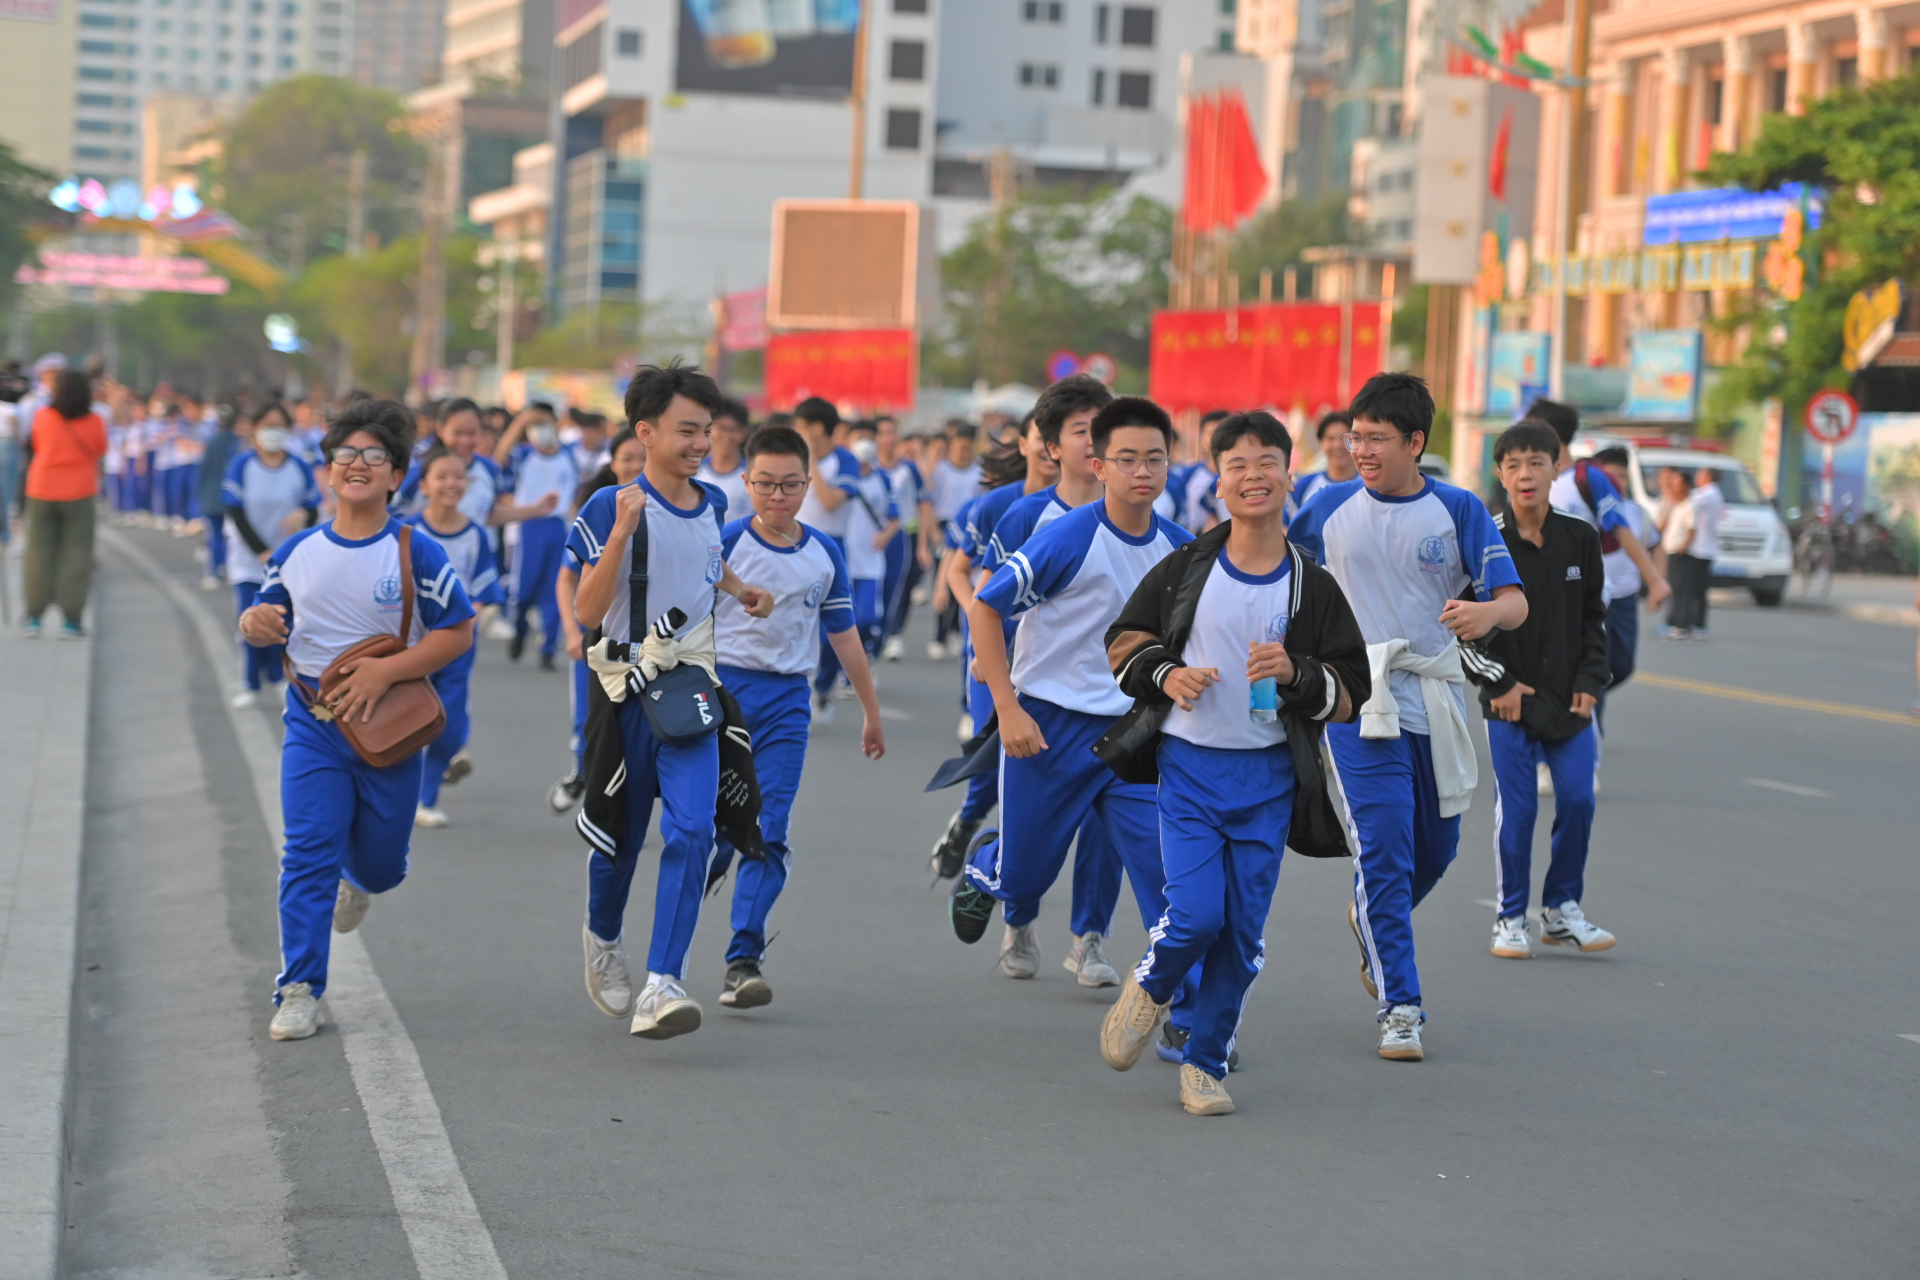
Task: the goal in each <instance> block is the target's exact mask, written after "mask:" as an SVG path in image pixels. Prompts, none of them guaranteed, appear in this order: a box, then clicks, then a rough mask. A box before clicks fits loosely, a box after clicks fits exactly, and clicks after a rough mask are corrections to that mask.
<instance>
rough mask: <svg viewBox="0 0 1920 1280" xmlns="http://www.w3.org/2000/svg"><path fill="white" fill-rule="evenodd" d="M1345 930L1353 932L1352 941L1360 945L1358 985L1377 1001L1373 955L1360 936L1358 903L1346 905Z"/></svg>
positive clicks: (1378, 989)
mask: <svg viewBox="0 0 1920 1280" xmlns="http://www.w3.org/2000/svg"><path fill="white" fill-rule="evenodd" d="M1347 928H1349V929H1351V930H1353V940H1354V941H1355V942H1357V943H1359V944H1360V985H1361V986H1363V987H1365V988H1366V989H1367V994H1368V995H1370V996H1372V997H1373V998H1374V999H1375V1000H1378V999H1379V998H1380V987H1379V984H1377V983H1376V982H1374V980H1373V953H1372V952H1371V951H1368V950H1367V940H1366V939H1365V938H1363V937H1361V936H1360V906H1359V904H1358V903H1354V902H1349V903H1348V904H1347Z"/></svg>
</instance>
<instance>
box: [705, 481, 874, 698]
mask: <svg viewBox="0 0 1920 1280" xmlns="http://www.w3.org/2000/svg"><path fill="white" fill-rule="evenodd" d="M720 542H721V545H722V546H723V547H724V548H725V553H726V558H727V563H728V564H729V565H731V566H733V571H734V572H735V573H736V574H738V575H739V576H740V577H741V579H742V580H743V581H746V582H751V583H752V584H753V585H754V586H756V587H761V588H763V589H765V590H767V591H770V592H772V593H773V612H772V613H771V614H770V615H768V616H767V617H765V618H756V617H754V616H753V615H752V614H750V613H748V612H747V611H746V608H745V607H744V606H742V605H741V603H740V602H739V601H738V600H735V599H734V598H733V597H732V596H722V597H721V598H720V603H719V604H718V605H717V606H715V608H714V614H713V634H714V649H715V652H716V655H717V657H718V660H719V661H720V663H721V664H722V665H725V666H729V667H742V668H745V669H746V670H748V671H768V672H772V673H774V674H776V675H795V676H798V675H809V674H811V673H812V671H813V669H814V668H815V667H817V666H819V665H820V628H821V626H823V625H824V626H825V627H826V629H827V630H828V631H829V632H841V631H851V630H852V629H853V625H854V617H853V591H852V589H851V588H850V587H849V586H848V585H847V565H846V561H845V560H844V559H842V557H841V555H840V548H839V547H837V546H835V545H834V541H833V539H832V538H828V537H825V536H823V535H822V534H821V533H820V531H819V530H817V529H809V528H807V527H806V526H805V525H801V526H800V541H799V542H797V543H795V544H794V545H792V546H788V545H786V544H785V543H783V542H781V541H780V540H779V538H778V536H777V535H764V536H763V535H762V533H761V531H760V530H759V529H756V528H754V527H753V522H752V520H751V519H747V520H735V521H734V522H733V523H732V524H730V525H728V526H727V527H726V529H725V530H724V531H723V532H722V533H721V535H720Z"/></svg>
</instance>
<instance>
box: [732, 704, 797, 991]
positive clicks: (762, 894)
mask: <svg viewBox="0 0 1920 1280" xmlns="http://www.w3.org/2000/svg"><path fill="white" fill-rule="evenodd" d="M720 683H721V684H723V685H725V686H726V689H727V692H728V693H731V694H732V695H733V696H734V697H735V698H736V699H737V700H738V701H739V703H740V710H741V713H742V714H744V715H745V716H746V718H747V729H748V731H749V732H751V733H752V734H753V772H754V776H755V777H756V778H757V779H758V780H759V783H760V836H761V839H763V840H765V841H766V846H767V856H766V857H765V858H764V859H762V860H760V861H757V862H755V861H748V860H746V859H742V860H741V863H740V869H739V870H738V871H737V872H735V873H734V882H733V941H732V942H731V943H729V944H728V946H727V963H728V964H732V963H733V962H734V961H735V960H752V961H755V962H756V963H757V962H758V961H759V960H760V958H761V957H762V956H764V955H765V954H766V950H767V913H768V912H770V911H772V910H773V904H774V901H775V900H776V899H777V898H779V896H780V891H781V890H782V889H784V888H785V887H786V884H787V875H788V874H789V873H790V872H791V871H792V869H793V853H792V850H791V849H789V848H788V846H787V820H788V817H789V816H790V815H791V814H792V812H793V798H794V796H796V795H797V794H799V791H800V772H801V769H802V767H803V766H805V764H806V762H807V730H808V726H809V725H811V724H812V722H813V708H812V705H811V704H810V703H809V702H808V699H807V677H806V676H805V675H804V674H801V675H776V674H774V673H772V672H768V671H748V670H746V669H745V668H743V667H726V666H723V667H721V668H720ZM714 856H715V857H717V858H720V859H731V858H732V857H733V847H732V846H731V845H729V844H728V843H727V842H726V841H725V840H721V841H719V842H718V850H717V852H716V853H715V855H714Z"/></svg>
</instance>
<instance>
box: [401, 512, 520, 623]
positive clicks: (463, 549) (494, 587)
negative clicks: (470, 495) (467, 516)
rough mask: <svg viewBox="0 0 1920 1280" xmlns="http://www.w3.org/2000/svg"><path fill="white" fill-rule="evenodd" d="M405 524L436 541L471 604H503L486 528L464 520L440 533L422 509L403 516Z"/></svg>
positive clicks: (496, 562) (497, 565)
mask: <svg viewBox="0 0 1920 1280" xmlns="http://www.w3.org/2000/svg"><path fill="white" fill-rule="evenodd" d="M407 523H408V524H410V525H412V526H413V527H414V528H415V529H417V530H419V531H420V532H421V533H424V534H426V535H427V536H428V537H429V538H432V539H433V540H434V541H435V542H437V543H439V544H440V549H441V550H442V551H444V552H446V553H447V561H448V563H450V564H452V565H453V571H454V573H455V574H457V575H458V576H459V578H460V585H461V586H463V587H465V588H466V589H467V598H468V599H469V600H471V601H473V603H475V604H497V605H505V604H506V603H507V593H506V592H505V591H504V590H503V589H502V588H501V586H500V561H499V558H498V557H497V556H495V555H494V553H493V537H492V534H491V533H490V532H489V531H488V529H487V527H486V526H485V525H482V524H476V523H474V522H473V521H472V520H469V521H467V523H466V526H465V527H464V528H462V529H460V530H459V531H458V532H457V533H441V532H440V531H439V530H438V529H436V528H434V527H433V526H432V525H430V524H428V523H427V517H426V513H425V512H421V513H420V514H419V515H412V516H408V517H407Z"/></svg>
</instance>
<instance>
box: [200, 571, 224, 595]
mask: <svg viewBox="0 0 1920 1280" xmlns="http://www.w3.org/2000/svg"><path fill="white" fill-rule="evenodd" d="M200 589H201V590H202V591H218V590H219V589H220V579H218V578H216V577H214V576H213V575H212V574H208V575H207V576H206V577H204V578H202V579H200Z"/></svg>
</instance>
